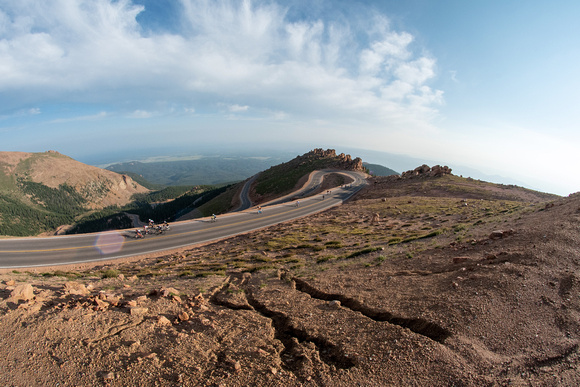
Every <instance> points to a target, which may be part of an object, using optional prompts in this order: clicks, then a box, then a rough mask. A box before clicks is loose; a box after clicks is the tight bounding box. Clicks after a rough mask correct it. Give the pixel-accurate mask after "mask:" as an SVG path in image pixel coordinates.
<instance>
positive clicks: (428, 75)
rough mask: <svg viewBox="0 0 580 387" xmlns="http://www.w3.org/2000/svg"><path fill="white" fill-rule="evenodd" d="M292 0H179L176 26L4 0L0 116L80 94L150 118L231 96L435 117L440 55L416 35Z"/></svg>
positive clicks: (31, 0) (108, 6)
mask: <svg viewBox="0 0 580 387" xmlns="http://www.w3.org/2000/svg"><path fill="white" fill-rule="evenodd" d="M284 4H285V3H282V2H280V3H277V2H274V1H257V0H256V1H251V0H244V1H234V0H216V1H209V0H181V1H180V2H179V4H178V7H177V8H178V9H179V10H180V11H181V16H179V17H178V18H176V19H175V20H179V22H178V25H173V26H171V28H166V29H161V28H156V29H152V28H149V26H148V25H146V24H145V23H144V22H143V21H142V20H145V19H146V18H144V17H143V16H145V15H146V13H147V12H150V11H148V9H147V8H146V7H144V6H142V5H139V4H137V3H135V2H132V1H130V0H118V1H112V0H52V1H44V0H19V1H11V0H0V58H2V59H1V60H0V103H1V104H2V106H3V111H2V112H0V114H2V115H6V114H10V113H11V112H16V111H22V110H23V109H38V107H39V106H43V105H47V104H63V103H81V104H95V105H99V107H98V108H95V109H96V110H97V112H98V111H102V110H107V111H108V112H113V113H114V109H119V110H122V109H124V112H121V113H122V115H123V116H125V117H127V116H129V117H135V118H147V117H150V116H151V114H150V113H148V112H150V111H161V110H163V109H166V110H167V111H166V112H165V113H167V114H169V113H170V110H171V111H180V112H183V111H191V112H193V111H195V113H196V114H198V113H203V112H209V111H220V110H223V106H228V109H227V110H228V111H227V114H229V115H231V114H250V113H251V114H255V115H256V114H258V115H259V114H260V112H261V114H263V115H264V116H268V117H271V116H273V115H275V116H276V117H282V118H283V119H289V118H292V117H294V118H297V117H298V118H300V119H321V120H328V119H348V120H352V121H359V120H361V121H364V120H374V121H375V122H381V123H384V124H385V126H388V125H413V126H428V125H429V122H430V120H431V119H432V118H433V117H434V116H435V115H436V114H437V106H438V105H439V104H441V103H442V101H443V96H442V94H443V93H442V91H440V90H434V89H432V88H431V87H430V86H429V85H428V83H429V81H430V80H431V79H432V78H434V77H435V74H436V61H435V59H434V58H432V57H430V56H429V55H427V54H424V53H423V52H422V51H421V48H414V37H413V36H412V35H411V34H409V33H407V32H405V31H395V30H393V29H392V28H391V26H390V23H389V20H388V19H387V18H386V17H385V16H384V15H379V14H376V13H373V12H372V11H373V10H372V9H362V10H360V9H355V8H352V12H358V13H360V15H359V16H360V17H359V18H350V17H349V18H348V19H347V18H345V17H342V18H341V17H336V15H335V16H334V18H333V17H329V16H326V15H325V14H323V13H321V14H320V15H316V14H310V15H309V17H307V18H306V17H304V18H298V17H295V16H293V15H296V14H297V12H295V11H296V10H295V9H293V8H292V7H297V6H298V5H291V6H285V5H284ZM359 8H360V5H359ZM149 16H154V15H149ZM347 20H349V21H347ZM357 20H360V22H357ZM103 106H104V108H103ZM176 107H178V109H176ZM42 111H44V109H42ZM273 112H275V113H273ZM95 114H96V113H95Z"/></svg>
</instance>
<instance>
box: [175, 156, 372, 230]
mask: <svg viewBox="0 0 580 387" xmlns="http://www.w3.org/2000/svg"><path fill="white" fill-rule="evenodd" d="M319 169H338V170H363V168H362V161H361V160H360V159H359V158H356V159H354V160H353V159H352V158H351V156H350V155H344V154H339V155H337V154H336V151H335V150H334V149H328V150H326V151H324V150H322V149H314V150H312V151H310V152H308V153H305V154H303V155H301V156H297V157H295V158H294V159H292V160H290V161H288V162H285V163H282V164H278V165H275V166H273V167H270V168H269V169H267V170H265V171H262V172H260V173H259V174H258V175H257V176H256V177H255V179H254V181H253V182H252V183H251V187H250V192H249V195H250V200H251V201H252V203H253V204H254V205H255V204H260V203H264V202H266V201H269V200H271V199H276V198H279V197H282V196H284V195H286V194H288V193H290V192H293V191H294V190H296V189H298V188H300V187H301V186H302V185H303V184H304V183H305V182H306V179H307V178H308V175H309V174H310V172H312V171H315V170H319ZM328 179H330V180H332V181H327V182H323V184H322V187H326V186H327V185H330V186H331V187H335V186H337V185H341V184H343V183H341V182H340V181H339V179H343V178H342V177H338V178H337V177H336V176H332V175H331V176H330V177H329V178H328ZM246 181H247V180H246ZM246 181H243V182H240V183H238V184H234V185H232V186H231V187H230V188H228V189H227V190H226V191H225V192H224V193H222V194H221V195H219V196H217V197H216V198H215V199H213V200H211V201H209V202H207V203H205V204H203V205H202V206H200V207H199V208H196V209H195V210H194V211H192V212H190V213H188V214H186V215H184V216H183V217H182V218H181V220H185V219H193V218H196V217H202V216H209V215H211V214H223V213H226V212H229V211H232V210H235V209H236V208H238V207H239V205H240V200H239V195H240V192H241V191H242V189H243V187H244V184H245V183H246ZM324 189H326V188H324Z"/></svg>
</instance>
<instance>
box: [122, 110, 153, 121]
mask: <svg viewBox="0 0 580 387" xmlns="http://www.w3.org/2000/svg"><path fill="white" fill-rule="evenodd" d="M128 117H129V118H138V119H140V118H151V117H153V113H152V112H149V111H147V110H135V111H134V112H132V113H131V114H129V116H128Z"/></svg>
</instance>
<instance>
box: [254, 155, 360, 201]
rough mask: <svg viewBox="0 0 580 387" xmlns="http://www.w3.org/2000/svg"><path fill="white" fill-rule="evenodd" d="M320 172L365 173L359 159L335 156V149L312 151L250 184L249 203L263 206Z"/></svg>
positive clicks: (262, 174) (263, 173)
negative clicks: (313, 173) (326, 170)
mask: <svg viewBox="0 0 580 387" xmlns="http://www.w3.org/2000/svg"><path fill="white" fill-rule="evenodd" d="M323 169H338V170H348V171H364V168H363V166H362V160H361V159H360V158H358V157H357V158H355V159H352V158H351V156H350V155H345V154H344V153H341V154H339V155H337V154H336V151H335V150H334V149H327V150H323V149H314V150H312V151H310V152H308V153H305V154H303V155H302V156H297V157H296V158H294V159H292V160H290V161H288V162H286V163H282V164H279V165H276V166H273V167H271V168H269V169H267V170H265V171H263V172H261V173H260V174H259V175H258V178H257V179H256V180H255V181H254V183H253V184H252V189H251V192H250V197H251V199H252V202H254V203H264V202H266V201H268V200H271V199H274V198H277V197H280V196H284V195H286V194H288V193H290V192H292V191H293V190H294V189H296V188H298V187H300V186H302V185H303V184H304V182H305V181H306V180H305V179H306V178H307V177H308V175H309V174H310V172H312V171H315V170H323Z"/></svg>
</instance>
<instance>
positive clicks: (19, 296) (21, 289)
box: [7, 284, 34, 302]
mask: <svg viewBox="0 0 580 387" xmlns="http://www.w3.org/2000/svg"><path fill="white" fill-rule="evenodd" d="M33 298H34V288H33V287H32V285H30V284H22V285H17V286H16V287H15V288H14V290H13V291H12V292H11V293H10V297H8V300H7V301H12V302H15V301H19V300H24V301H30V300H32V299H33Z"/></svg>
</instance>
